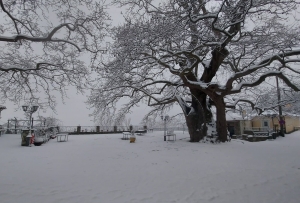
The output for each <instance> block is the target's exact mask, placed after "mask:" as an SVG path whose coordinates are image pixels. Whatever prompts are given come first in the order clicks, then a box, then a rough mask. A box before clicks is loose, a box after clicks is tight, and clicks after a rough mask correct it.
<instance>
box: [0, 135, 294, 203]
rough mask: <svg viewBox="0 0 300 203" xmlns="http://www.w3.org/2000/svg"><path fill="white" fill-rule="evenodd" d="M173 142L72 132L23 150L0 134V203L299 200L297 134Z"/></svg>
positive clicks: (270, 202) (290, 202) (154, 137)
mask: <svg viewBox="0 0 300 203" xmlns="http://www.w3.org/2000/svg"><path fill="white" fill-rule="evenodd" d="M176 133H177V141H176V142H165V141H163V136H162V134H163V133H162V132H153V133H147V134H146V135H144V136H137V140H136V143H129V140H121V139H120V138H121V137H122V136H121V135H120V134H109V135H72V136H69V141H68V142H56V140H51V141H49V142H48V143H46V144H44V145H42V146H33V147H22V146H21V138H20V135H2V137H0V202H1V203H77V202H78V203H94V202H95V203H154V202H155V203H206V202H212V203H264V202H267V203H299V202H300V193H299V192H300V132H295V133H293V134H290V135H287V136H286V137H285V138H278V139H276V140H274V141H265V142H257V143H249V142H242V141H240V140H233V141H231V142H229V143H224V144H207V143H189V142H187V140H188V138H187V137H188V135H187V133H185V134H183V133H182V132H176Z"/></svg>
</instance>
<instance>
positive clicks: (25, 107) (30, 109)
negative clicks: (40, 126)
mask: <svg viewBox="0 0 300 203" xmlns="http://www.w3.org/2000/svg"><path fill="white" fill-rule="evenodd" d="M38 108H39V106H37V105H29V106H28V105H23V106H22V109H23V111H24V112H25V113H29V134H28V137H32V135H31V127H32V121H31V120H32V114H33V113H34V112H36V111H37V110H38ZM29 146H31V142H30V143H29Z"/></svg>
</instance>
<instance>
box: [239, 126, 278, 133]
mask: <svg viewBox="0 0 300 203" xmlns="http://www.w3.org/2000/svg"><path fill="white" fill-rule="evenodd" d="M244 130H251V131H264V132H266V131H273V129H271V128H268V127H261V128H260V127H246V128H245V129H244Z"/></svg>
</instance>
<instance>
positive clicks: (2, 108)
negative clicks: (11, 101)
mask: <svg viewBox="0 0 300 203" xmlns="http://www.w3.org/2000/svg"><path fill="white" fill-rule="evenodd" d="M4 109H6V107H5V106H2V105H0V118H1V111H3V110H4Z"/></svg>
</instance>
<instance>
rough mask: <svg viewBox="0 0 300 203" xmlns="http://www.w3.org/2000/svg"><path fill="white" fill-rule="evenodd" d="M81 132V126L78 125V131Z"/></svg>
mask: <svg viewBox="0 0 300 203" xmlns="http://www.w3.org/2000/svg"><path fill="white" fill-rule="evenodd" d="M80 132H81V126H80V125H79V126H77V133H78V134H79V133H80Z"/></svg>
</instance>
